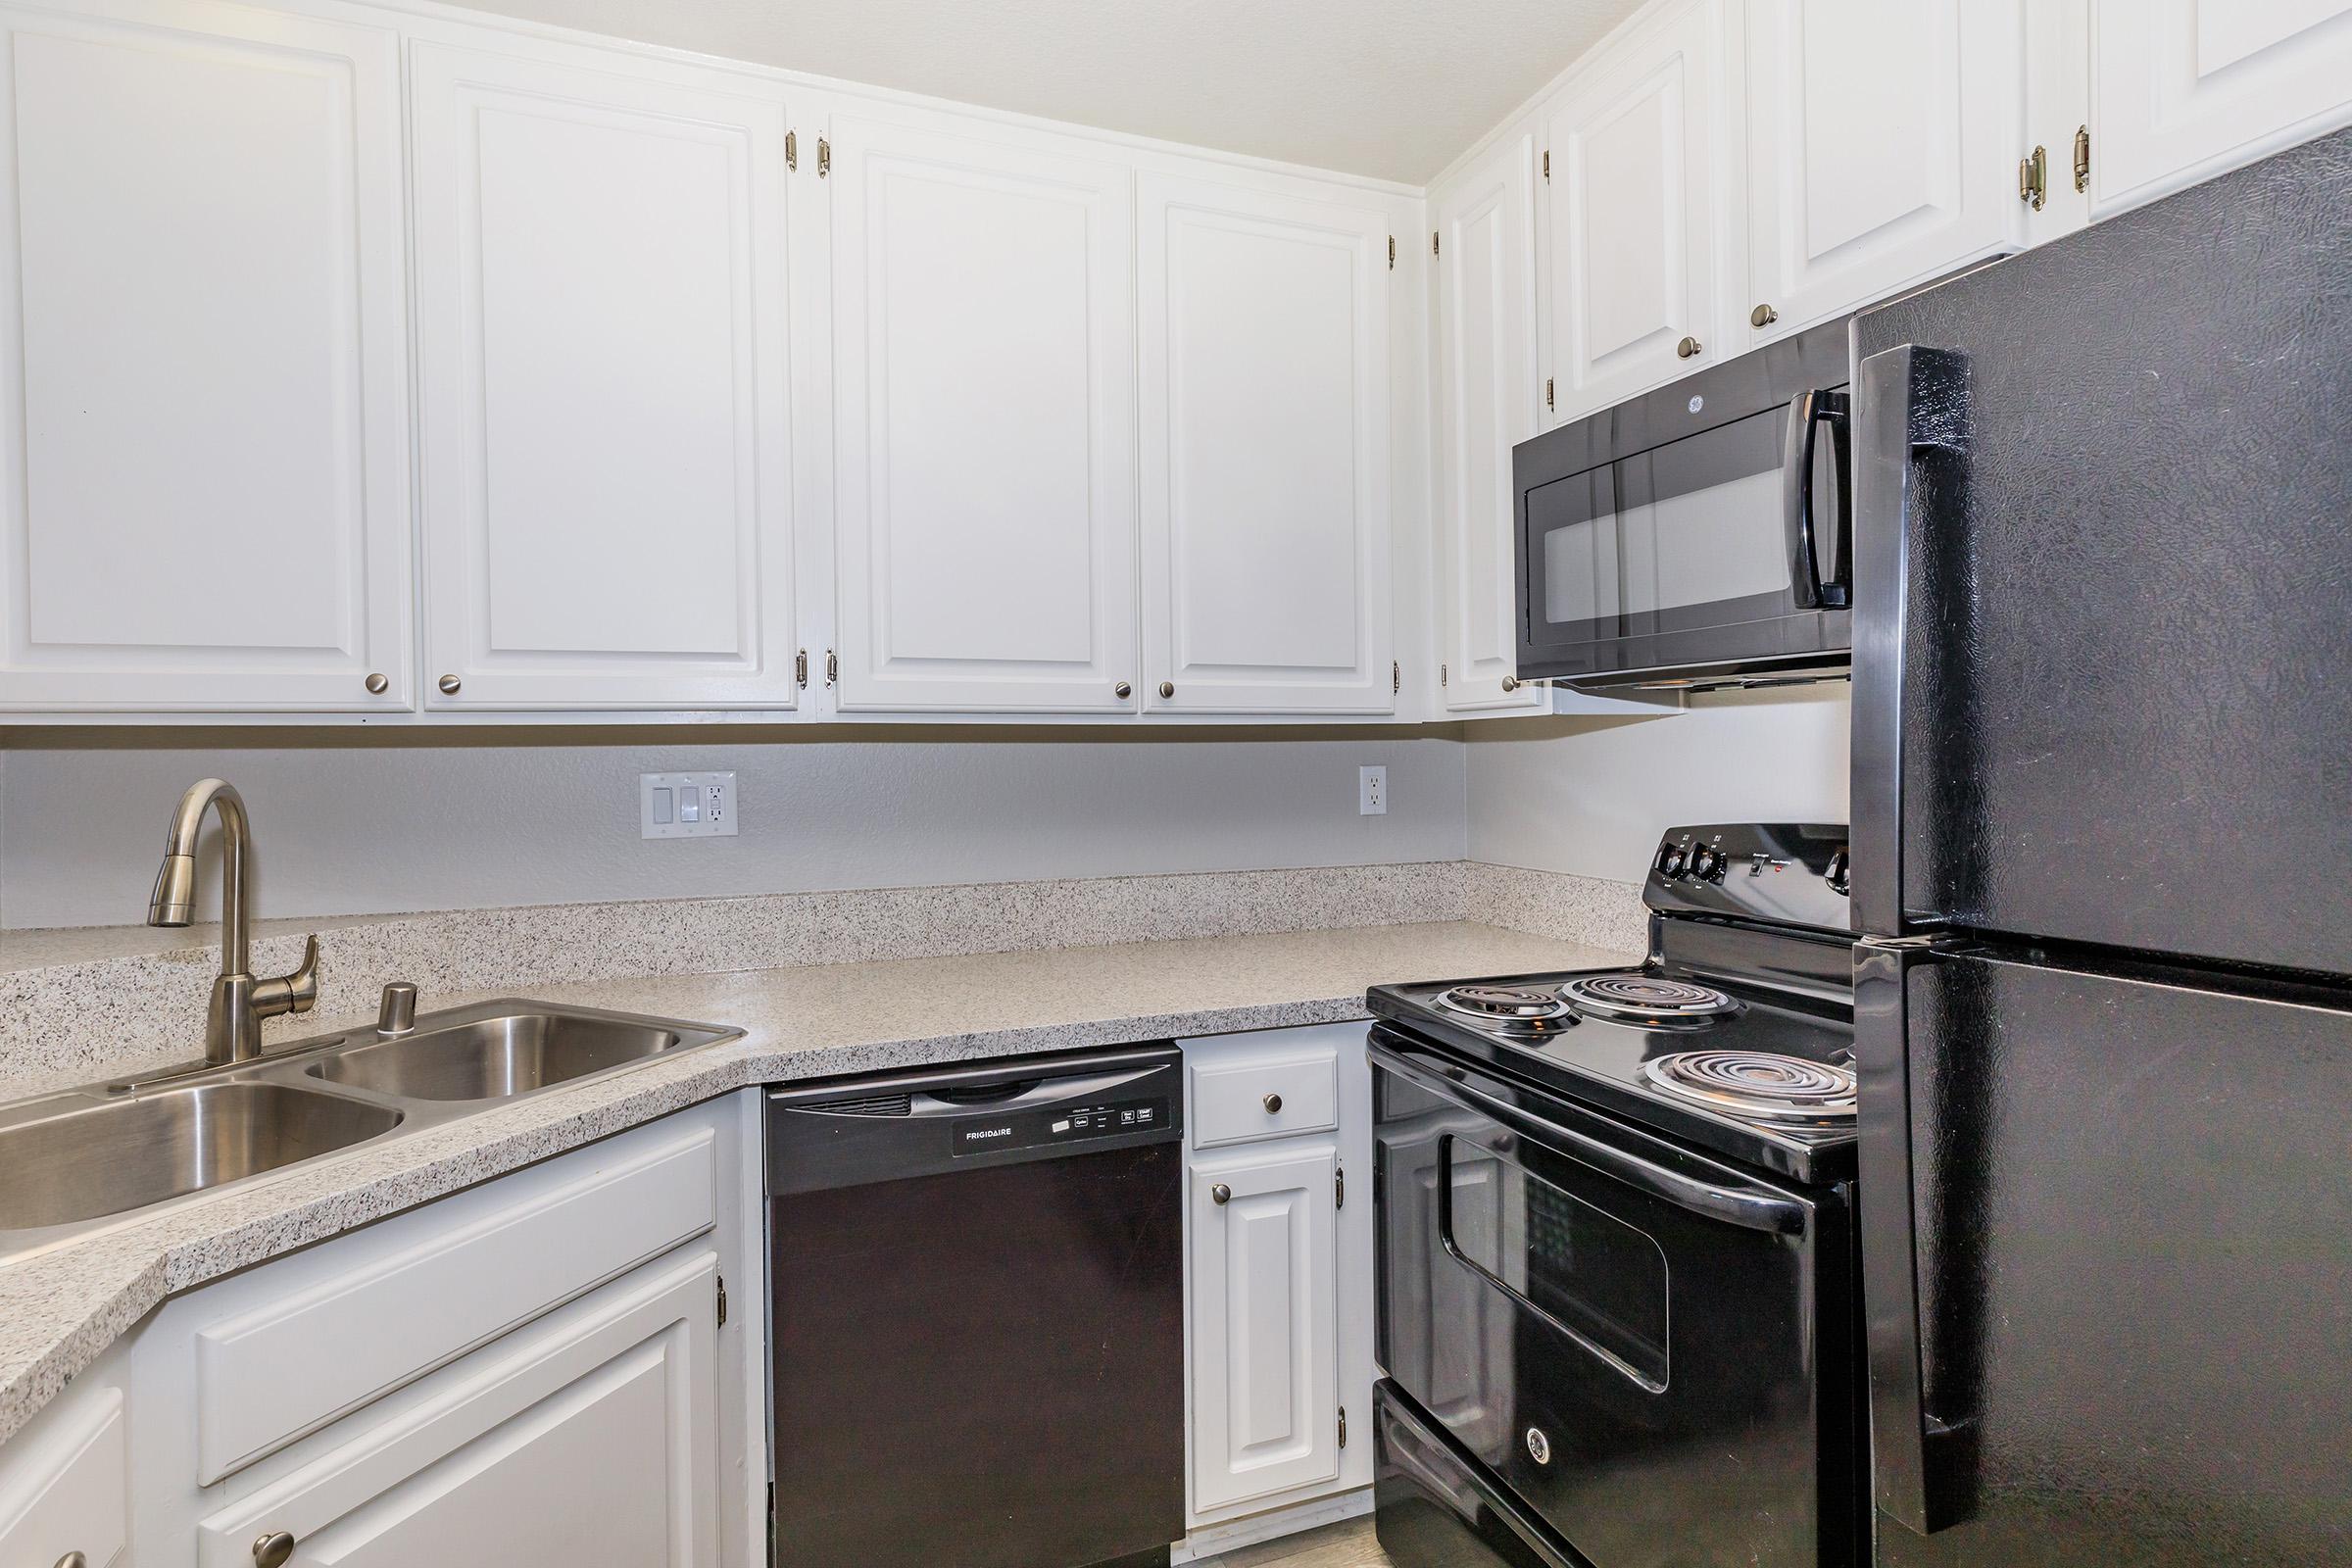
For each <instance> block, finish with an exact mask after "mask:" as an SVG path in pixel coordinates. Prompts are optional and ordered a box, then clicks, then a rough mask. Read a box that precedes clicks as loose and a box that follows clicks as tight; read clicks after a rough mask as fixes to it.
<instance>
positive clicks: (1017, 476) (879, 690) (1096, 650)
mask: <svg viewBox="0 0 2352 1568" xmlns="http://www.w3.org/2000/svg"><path fill="white" fill-rule="evenodd" d="M832 145H833V173H832V183H833V218H832V221H833V355H834V387H835V402H834V427H835V438H834V439H835V443H836V458H835V465H834V485H835V502H834V506H835V546H834V547H835V554H836V561H837V570H838V572H839V587H840V598H839V611H838V613H839V617H840V652H841V706H842V708H843V709H844V710H848V711H858V710H867V711H872V710H894V709H895V710H902V711H904V710H929V711H1000V712H1002V711H1063V712H1067V711H1134V709H1135V706H1136V703H1135V695H1134V694H1135V687H1136V684H1137V682H1139V681H1140V680H1141V678H1142V676H1141V674H1140V672H1139V670H1138V667H1137V649H1136V630H1135V316H1134V312H1135V303H1134V282H1133V279H1134V260H1133V255H1134V236H1133V228H1134V219H1133V211H1132V205H1131V204H1132V196H1131V193H1130V188H1129V178H1130V176H1129V174H1128V172H1127V170H1126V169H1125V168H1124V167H1123V166H1121V165H1119V164H1115V163H1110V162H1107V161H1104V160H1102V159H1099V158H1091V157H1084V156H1078V155H1076V154H1074V153H1072V152H1068V151H1055V150H1051V149H1048V150H1040V149H1038V148H1037V147H1034V146H1030V145H1007V144H1000V143H998V142H993V141H991V140H988V139H986V137H984V136H983V135H981V134H977V133H975V132H974V131H973V130H972V129H970V128H968V127H956V128H953V129H928V128H918V127H915V126H911V125H904V124H894V123H885V122H880V121H869V120H857V119H841V120H837V121H836V122H835V123H834V125H833V143H832ZM1072 145H1073V146H1078V145H1082V144H1077V143H1073V144H1072ZM1122 685H1123V686H1125V687H1126V693H1125V695H1121V694H1120V691H1119V688H1120V687H1121V686H1122Z"/></svg>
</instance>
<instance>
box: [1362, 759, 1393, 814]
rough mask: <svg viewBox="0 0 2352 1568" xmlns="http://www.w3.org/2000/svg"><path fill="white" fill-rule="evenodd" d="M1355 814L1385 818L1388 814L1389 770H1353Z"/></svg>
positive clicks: (1378, 768)
mask: <svg viewBox="0 0 2352 1568" xmlns="http://www.w3.org/2000/svg"><path fill="white" fill-rule="evenodd" d="M1355 814H1356V815H1358V816H1386V815H1388V814H1389V770H1388V769H1387V768H1385V767H1359V768H1357V769H1356V770H1355Z"/></svg>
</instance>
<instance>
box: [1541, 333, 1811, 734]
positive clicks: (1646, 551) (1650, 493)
mask: <svg viewBox="0 0 2352 1568" xmlns="http://www.w3.org/2000/svg"><path fill="white" fill-rule="evenodd" d="M1849 320H1850V318H1840V319H1838V320H1835V321H1828V322H1824V323H1823V324H1821V325H1819V326H1815V327H1811V328H1808V329H1807V330H1805V331H1803V332H1800V333H1795V334H1792V335H1790V336H1789V337H1786V338H1783V339H1781V340H1780V341H1779V342H1775V343H1769V344H1766V345H1765V346H1764V347H1762V348H1760V349H1756V350H1754V351H1753V352H1751V353H1747V354H1743V355H1741V356H1740V358H1738V359H1736V360H1731V361H1728V362H1727V363H1725V364H1722V365H1719V366H1715V367H1713V368H1710V369H1706V370H1701V371H1699V372H1697V373H1696V374H1694V375H1689V376H1685V377H1683V378H1682V379H1681V380H1679V381H1675V382H1673V383H1671V384H1669V385H1666V386H1662V387H1659V388H1657V389H1655V390H1654V391H1650V392H1645V393H1642V395H1641V396H1639V397H1635V398H1632V399H1629V400H1627V401H1626V402H1623V403H1620V404H1618V405H1616V406H1615V407H1613V408H1609V409H1604V410H1602V411H1601V412H1599V413H1597V414H1593V415H1590V416H1588V417H1585V418H1582V419H1579V420H1576V421H1575V422H1574V423H1571V424H1564V425H1561V426H1560V427H1559V428H1558V429H1556V430H1550V431H1547V432H1545V433H1544V434H1543V435H1540V436H1537V437H1536V438H1535V439H1534V440H1532V441H1524V442H1521V443H1520V444H1519V445H1518V446H1517V447H1515V448H1513V449H1512V453H1511V462H1512V470H1513V475H1514V479H1515V482H1516V489H1517V492H1518V543H1517V553H1518V573H1519V595H1518V611H1519V639H1518V640H1519V651H1518V656H1519V676H1520V678H1521V679H1522V680H1540V679H1541V680H1558V681H1565V682H1568V683H1570V684H1573V685H1577V686H1595V687H1600V686H1619V687H1623V686H1656V687H1669V688H1675V687H1682V688H1688V687H1693V686H1696V687H1706V686H1714V685H1726V684H1740V683H1743V682H1753V681H1757V680H1782V679H1790V678H1805V677H1808V676H1823V675H1835V674H1836V673H1838V671H1841V670H1842V669H1844V668H1845V666H1846V664H1847V662H1848V659H1849V656H1850V649H1851V647H1852V642H1853V629H1852V628H1853V614H1852V611H1851V610H1850V609H1849V608H1848V605H1849V602H1850V599H1851V594H1852V584H1853V572H1852V566H1851V555H1852V552H1851V548H1850V540H1849V538H1848V534H1847V526H1846V519H1847V516H1848V515H1849V511H1850V507H1851V500H1852V494H1853V486H1852V479H1851V475H1852V457H1851V451H1852V441H1851V431H1850V425H1849V421H1848V417H1847V413H1848V411H1847V389H1848V386H1849V384H1850V382H1851V380H1852V374H1851V371H1850V369H1849V368H1848V367H1849V363H1850V362H1849V356H1848V352H1847V337H1848V334H1847V330H1846V328H1847V324H1848V321H1849Z"/></svg>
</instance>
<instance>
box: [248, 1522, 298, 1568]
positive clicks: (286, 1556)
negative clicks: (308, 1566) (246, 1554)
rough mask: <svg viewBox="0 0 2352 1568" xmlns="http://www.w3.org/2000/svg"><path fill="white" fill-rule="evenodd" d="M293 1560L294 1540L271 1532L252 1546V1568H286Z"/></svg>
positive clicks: (276, 1531)
mask: <svg viewBox="0 0 2352 1568" xmlns="http://www.w3.org/2000/svg"><path fill="white" fill-rule="evenodd" d="M293 1558H294V1538H293V1537H292V1536H289V1535H287V1534H286V1533H285V1532H284V1531H283V1530H272V1531H270V1533H269V1534H268V1535H266V1536H264V1537H262V1538H261V1539H260V1540H259V1541H256V1542H255V1543H254V1544H253V1562H254V1568H286V1564H287V1563H289V1562H291V1561H292V1560H293Z"/></svg>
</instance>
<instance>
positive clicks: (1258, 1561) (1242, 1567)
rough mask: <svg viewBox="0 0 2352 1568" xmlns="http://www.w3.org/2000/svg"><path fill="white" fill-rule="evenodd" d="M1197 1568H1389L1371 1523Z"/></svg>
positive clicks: (1248, 1549) (1332, 1528)
mask: <svg viewBox="0 0 2352 1568" xmlns="http://www.w3.org/2000/svg"><path fill="white" fill-rule="evenodd" d="M1200 1568H1391V1565H1390V1562H1389V1556H1388V1553H1386V1552H1384V1551H1382V1550H1381V1549H1380V1544H1379V1543H1378V1542H1376V1541H1375V1540H1373V1538H1372V1521H1371V1520H1370V1519H1368V1518H1367V1519H1349V1520H1348V1521H1346V1522H1345V1523H1342V1524H1336V1525H1326V1526H1324V1527H1323V1528H1322V1529H1321V1530H1309V1531H1307V1532H1306V1533H1304V1534H1303V1535H1297V1536H1285V1537H1283V1538H1282V1539H1281V1540H1280V1541H1269V1542H1265V1543H1263V1544H1259V1545H1255V1546H1244V1547H1242V1548H1241V1549H1240V1550H1239V1551H1229V1552H1227V1553H1225V1554H1224V1555H1223V1556H1221V1557H1209V1558H1205V1559H1203V1560H1202V1561H1201V1564H1200Z"/></svg>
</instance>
